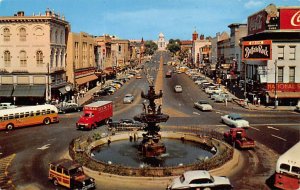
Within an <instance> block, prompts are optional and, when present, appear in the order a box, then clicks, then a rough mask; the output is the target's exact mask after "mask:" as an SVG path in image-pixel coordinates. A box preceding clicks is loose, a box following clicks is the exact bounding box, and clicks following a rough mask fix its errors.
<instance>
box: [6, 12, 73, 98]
mask: <svg viewBox="0 0 300 190" xmlns="http://www.w3.org/2000/svg"><path fill="white" fill-rule="evenodd" d="M69 31H70V25H69V23H68V22H67V21H65V18H64V17H63V16H60V15H59V14H56V13H54V12H53V11H50V10H49V9H48V10H47V11H46V12H45V15H41V14H39V15H35V14H33V15H32V16H25V14H24V12H23V11H19V12H18V13H17V14H15V15H14V16H5V17H0V33H1V36H0V54H1V56H0V68H1V70H0V98H1V101H11V102H12V101H14V102H16V103H17V104H24V103H27V102H29V103H34V104H36V103H44V102H45V101H47V100H51V99H55V98H60V95H61V91H64V92H65V91H66V90H67V91H68V90H70V89H71V87H70V86H69V84H68V83H67V80H66V47H67V44H66V43H67V40H68V34H69ZM24 100H26V101H24Z"/></svg>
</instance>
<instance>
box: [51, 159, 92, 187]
mask: <svg viewBox="0 0 300 190" xmlns="http://www.w3.org/2000/svg"><path fill="white" fill-rule="evenodd" d="M48 179H49V180H50V181H52V183H53V184H54V185H55V186H57V185H62V186H65V187H67V188H68V189H78V190H79V189H81V190H87V189H95V188H96V184H95V180H94V178H91V177H88V176H87V175H85V174H84V171H83V168H82V166H81V165H80V164H78V163H77V162H75V161H72V160H68V159H61V160H58V161H55V162H52V163H50V164H49V173H48Z"/></svg>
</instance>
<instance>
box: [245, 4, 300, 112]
mask: <svg viewBox="0 0 300 190" xmlns="http://www.w3.org/2000/svg"><path fill="white" fill-rule="evenodd" d="M299 12H300V7H276V6H275V5H273V4H271V5H269V6H268V7H266V8H265V9H263V10H261V11H259V12H257V13H255V14H253V15H250V16H249V17H248V36H246V37H244V38H243V39H242V40H243V42H244V43H245V42H248V44H249V43H251V44H253V48H252V47H251V50H252V51H247V49H245V47H243V49H244V50H245V51H244V53H243V58H244V61H245V64H246V67H245V73H246V78H247V81H248V85H247V86H246V87H247V88H246V90H247V92H251V94H250V93H248V94H249V95H250V98H252V97H253V96H257V97H259V98H261V99H262V100H263V102H265V103H267V104H271V105H275V107H276V106H277V105H295V104H296V103H297V102H298V101H299V100H300V75H299V73H300V54H299V49H300V24H299V18H300V16H299ZM267 42H268V43H267ZM254 45H257V47H258V49H260V48H262V47H263V48H264V51H255V50H256V49H257V48H255V47H254ZM248 48H249V47H248ZM265 48H268V49H265ZM258 49H257V50H258ZM266 55H268V57H267V58H266V59H262V58H261V57H263V56H266Z"/></svg>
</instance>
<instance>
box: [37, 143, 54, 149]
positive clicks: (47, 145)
mask: <svg viewBox="0 0 300 190" xmlns="http://www.w3.org/2000/svg"><path fill="white" fill-rule="evenodd" d="M50 145H51V144H46V145H44V146H42V147H40V148H37V149H39V150H46V149H48V148H49V146H50Z"/></svg>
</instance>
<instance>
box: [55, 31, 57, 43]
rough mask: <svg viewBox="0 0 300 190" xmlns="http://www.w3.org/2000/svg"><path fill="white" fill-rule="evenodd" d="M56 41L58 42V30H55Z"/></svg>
mask: <svg viewBox="0 0 300 190" xmlns="http://www.w3.org/2000/svg"><path fill="white" fill-rule="evenodd" d="M55 43H58V32H57V31H56V32H55Z"/></svg>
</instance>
